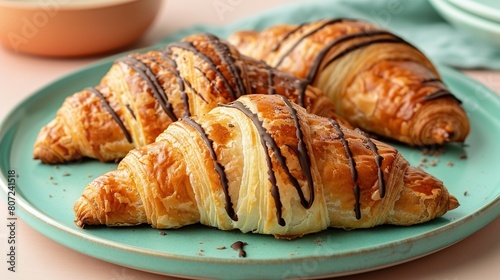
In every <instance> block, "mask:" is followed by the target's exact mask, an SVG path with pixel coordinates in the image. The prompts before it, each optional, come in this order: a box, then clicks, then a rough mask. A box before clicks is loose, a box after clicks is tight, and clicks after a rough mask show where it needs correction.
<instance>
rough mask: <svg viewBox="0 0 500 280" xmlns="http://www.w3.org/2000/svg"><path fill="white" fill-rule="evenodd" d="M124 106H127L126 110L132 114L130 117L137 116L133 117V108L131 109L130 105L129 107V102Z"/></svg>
mask: <svg viewBox="0 0 500 280" xmlns="http://www.w3.org/2000/svg"><path fill="white" fill-rule="evenodd" d="M125 107H126V108H127V110H128V112H129V113H130V114H131V115H132V118H134V120H136V119H137V118H136V117H135V113H134V110H132V107H130V104H127V105H125Z"/></svg>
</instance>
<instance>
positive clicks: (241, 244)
mask: <svg viewBox="0 0 500 280" xmlns="http://www.w3.org/2000/svg"><path fill="white" fill-rule="evenodd" d="M245 245H248V244H247V243H246V242H243V241H236V242H234V243H233V244H231V248H233V249H234V250H235V251H238V256H239V257H240V258H244V257H246V256H247V252H245V250H244V249H243V247H244V246H245Z"/></svg>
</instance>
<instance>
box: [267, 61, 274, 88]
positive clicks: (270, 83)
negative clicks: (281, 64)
mask: <svg viewBox="0 0 500 280" xmlns="http://www.w3.org/2000/svg"><path fill="white" fill-rule="evenodd" d="M266 67H267V70H268V71H269V72H268V78H267V79H268V81H267V83H268V85H267V94H269V95H272V94H276V89H275V88H274V68H272V67H271V66H269V65H267V64H266Z"/></svg>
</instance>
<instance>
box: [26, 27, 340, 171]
mask: <svg viewBox="0 0 500 280" xmlns="http://www.w3.org/2000/svg"><path fill="white" fill-rule="evenodd" d="M245 94H279V95H284V96H286V97H287V98H289V99H290V100H292V101H293V102H297V103H298V104H300V105H302V106H304V107H305V108H307V109H308V110H309V111H310V112H312V113H315V114H319V115H322V116H326V117H332V118H338V117H337V116H336V115H335V112H334V110H335V109H334V108H335V106H334V104H333V102H331V101H330V100H329V99H328V98H327V97H325V96H324V94H323V93H322V92H321V91H320V90H318V89H316V88H313V87H312V86H308V85H307V83H305V82H304V81H303V80H300V79H297V78H295V77H293V76H292V75H290V74H285V73H283V72H281V71H277V70H274V69H272V68H271V67H269V66H268V65H266V64H265V63H264V62H262V61H256V60H254V59H251V58H248V57H244V56H241V55H240V54H239V53H238V52H237V50H236V49H235V48H234V47H232V46H230V45H228V44H227V43H226V42H223V41H221V40H220V39H219V38H217V37H215V36H213V35H210V34H197V35H192V36H190V37H187V38H185V39H184V40H183V41H182V42H179V43H173V44H170V45H169V46H167V47H166V48H165V49H164V50H154V51H149V52H147V53H145V54H131V55H129V56H126V57H123V58H121V59H118V60H117V61H115V62H114V64H113V65H112V67H111V69H110V70H109V72H108V73H107V74H106V75H105V76H104V77H103V78H102V80H101V82H100V84H99V85H97V86H95V87H89V88H86V89H84V90H82V91H80V92H78V93H75V94H74V95H72V96H70V97H68V98H67V99H66V100H65V101H64V103H63V105H62V107H61V108H60V109H59V110H58V112H57V115H56V118H55V119H54V120H52V121H51V122H50V123H49V124H47V125H46V126H45V127H43V128H42V129H41V131H40V133H39V135H38V137H37V139H36V142H35V144H34V158H35V159H40V160H41V161H42V162H44V163H60V162H67V161H73V160H77V159H80V158H83V157H90V158H96V159H99V160H101V161H113V160H118V159H121V158H123V157H124V156H125V155H126V154H127V153H128V151H130V150H131V149H133V148H136V147H141V146H144V145H146V144H149V143H152V142H154V140H155V139H156V137H157V136H158V135H159V134H160V133H161V132H163V131H164V130H165V128H167V127H168V125H170V124H171V123H172V122H174V121H176V120H177V119H179V118H182V117H184V116H191V115H200V114H205V113H207V112H208V111H210V110H211V109H212V108H214V107H216V106H217V104H218V103H228V102H231V101H234V100H235V99H236V98H238V97H239V96H241V95H245ZM339 121H340V122H342V123H343V124H344V125H348V123H347V122H345V121H342V120H339Z"/></svg>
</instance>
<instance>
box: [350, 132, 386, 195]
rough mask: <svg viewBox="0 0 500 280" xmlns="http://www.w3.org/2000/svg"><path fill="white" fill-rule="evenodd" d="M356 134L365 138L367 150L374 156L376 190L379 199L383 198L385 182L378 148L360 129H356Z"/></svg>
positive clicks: (381, 158)
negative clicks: (376, 178) (376, 179)
mask: <svg viewBox="0 0 500 280" xmlns="http://www.w3.org/2000/svg"><path fill="white" fill-rule="evenodd" d="M356 131H357V132H358V133H360V134H361V135H363V136H364V137H365V141H366V144H368V148H370V150H371V151H372V152H373V155H374V156H375V164H376V165H377V176H378V188H379V195H380V198H383V197H384V196H385V181H384V174H383V173H382V161H383V160H384V158H383V157H382V156H381V155H380V154H379V153H378V148H377V146H376V145H375V143H373V141H372V139H371V138H370V137H369V136H368V135H367V134H366V133H364V132H363V131H361V130H360V129H356Z"/></svg>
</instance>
